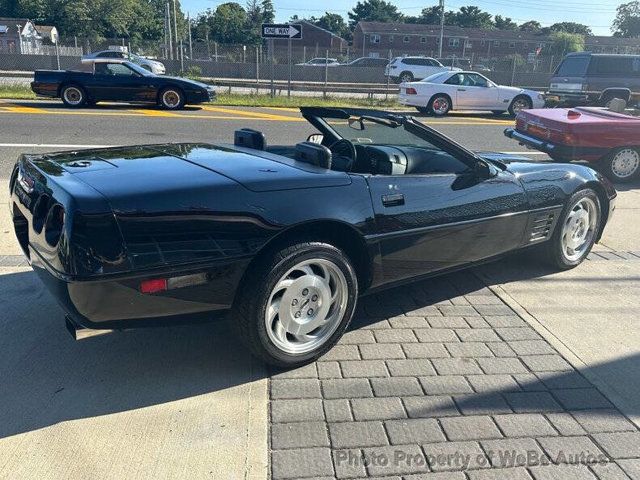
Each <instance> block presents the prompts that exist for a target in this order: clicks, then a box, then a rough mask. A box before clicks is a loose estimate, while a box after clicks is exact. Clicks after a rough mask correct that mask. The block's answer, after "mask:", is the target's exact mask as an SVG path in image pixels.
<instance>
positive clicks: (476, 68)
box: [473, 63, 492, 72]
mask: <svg viewBox="0 0 640 480" xmlns="http://www.w3.org/2000/svg"><path fill="white" fill-rule="evenodd" d="M473 71H475V72H491V71H492V70H491V68H490V67H487V66H486V65H482V64H481V63H480V64H477V65H474V66H473Z"/></svg>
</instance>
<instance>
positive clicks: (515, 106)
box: [509, 95, 533, 117]
mask: <svg viewBox="0 0 640 480" xmlns="http://www.w3.org/2000/svg"><path fill="white" fill-rule="evenodd" d="M531 108H533V102H532V101H531V99H530V98H529V97H528V96H526V95H518V96H517V97H516V98H514V99H513V100H512V101H511V105H509V114H510V115H512V116H514V117H515V116H516V115H518V113H520V112H521V111H522V110H529V109H531Z"/></svg>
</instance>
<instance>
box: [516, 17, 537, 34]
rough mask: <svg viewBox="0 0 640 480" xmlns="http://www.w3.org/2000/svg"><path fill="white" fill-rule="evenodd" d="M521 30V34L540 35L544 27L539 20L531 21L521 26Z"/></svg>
mask: <svg viewBox="0 0 640 480" xmlns="http://www.w3.org/2000/svg"><path fill="white" fill-rule="evenodd" d="M519 28H520V31H521V32H529V33H540V30H542V25H541V24H540V22H538V21H537V20H529V21H528V22H524V23H522V24H520V27H519Z"/></svg>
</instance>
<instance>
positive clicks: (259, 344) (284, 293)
mask: <svg viewBox="0 0 640 480" xmlns="http://www.w3.org/2000/svg"><path fill="white" fill-rule="evenodd" d="M302 114H303V115H304V117H305V118H306V119H307V120H308V121H309V122H310V123H311V124H312V125H313V126H314V127H315V128H317V130H318V131H319V132H320V133H319V134H317V135H314V136H312V137H310V139H309V140H315V141H321V143H313V142H312V141H306V142H304V141H303V142H301V143H298V144H297V145H290V146H269V145H267V142H266V140H265V137H264V135H263V134H262V133H260V132H258V131H255V130H250V129H242V130H238V131H236V132H235V142H234V144H232V145H210V144H166V145H150V146H134V147H120V148H109V149H98V150H87V151H79V152H64V153H58V154H45V155H23V156H21V157H20V158H19V159H18V162H17V165H16V167H15V169H14V172H13V175H12V178H11V183H10V191H11V208H12V212H13V222H14V225H15V232H16V235H17V238H18V240H19V242H20V245H21V246H22V248H23V249H24V252H25V255H27V257H28V258H29V259H30V262H31V264H32V266H33V268H34V270H35V271H36V272H37V273H38V275H39V276H40V277H41V279H42V280H43V281H44V282H45V283H46V285H47V286H48V287H49V289H50V290H51V291H52V292H53V294H54V295H55V297H56V298H57V299H58V300H59V301H60V303H61V304H62V306H63V308H64V310H65V311H66V312H67V314H68V316H67V325H68V327H69V328H70V329H71V331H72V332H73V333H75V334H77V335H80V334H81V333H82V332H86V331H87V330H84V329H83V327H84V328H88V329H113V328H129V327H135V326H142V325H154V324H158V323H165V322H185V321H187V320H193V319H196V318H199V317H201V316H205V317H207V318H209V317H211V316H212V313H215V312H219V313H221V312H226V311H229V310H230V311H231V315H232V323H233V324H234V326H235V327H236V328H237V329H238V331H239V332H240V333H241V335H240V336H241V338H242V339H243V340H244V341H245V342H246V343H247V344H248V345H249V347H250V348H251V349H252V351H253V352H254V353H255V354H257V355H259V356H260V357H262V358H263V359H265V360H266V361H268V362H270V363H273V364H276V365H281V366H291V365H298V364H302V363H304V362H307V361H310V360H312V359H314V358H316V357H318V356H319V355H321V354H323V353H324V352H326V351H327V350H328V349H329V348H331V346H332V345H333V344H335V342H336V341H337V340H338V338H339V337H340V336H341V335H342V333H343V332H344V330H345V328H346V327H347V324H348V323H349V320H350V318H351V316H352V314H353V311H354V308H355V305H356V299H357V297H358V296H359V295H361V294H363V293H367V292H373V291H376V290H378V289H381V288H385V287H388V286H391V285H397V284H399V283H402V282H406V281H409V280H412V279H415V278H416V277H420V276H424V275H432V274H436V273H442V272H448V271H452V270H455V269H460V268H462V267H466V266H469V265H472V264H475V263H478V262H481V261H485V260H487V259H491V258H494V257H496V256H499V255H501V254H504V253H507V252H510V251H513V250H517V249H520V248H523V247H529V246H537V247H536V248H537V249H539V251H540V253H541V254H542V255H544V256H546V258H547V259H548V260H550V261H551V262H552V263H553V264H554V265H555V266H556V267H558V268H560V269H566V268H571V267H574V266H576V265H578V264H579V263H580V262H582V260H583V259H584V258H585V257H586V255H587V254H588V253H589V251H590V249H591V247H592V245H593V244H594V242H596V241H597V240H598V239H599V238H600V236H601V234H602V230H603V228H604V226H605V224H606V222H607V220H608V219H609V217H610V215H611V213H612V212H613V209H614V203H615V197H616V192H615V190H614V189H613V187H612V186H611V184H610V183H609V182H608V181H607V180H606V179H605V178H603V177H602V176H600V175H599V174H598V173H597V172H595V171H594V170H591V169H590V168H588V167H584V166H580V165H571V164H551V163H544V164H536V163H530V162H527V161H525V159H522V158H518V157H509V156H506V155H500V154H489V153H484V154H478V153H473V152H470V151H469V150H467V149H465V148H464V147H462V146H460V145H458V144H457V143H455V142H453V141H451V140H449V139H448V138H446V137H445V136H443V135H441V134H439V133H438V132H436V131H434V130H433V129H431V128H429V127H427V126H425V125H422V124H421V123H419V122H417V121H416V120H414V119H413V118H411V117H407V116H403V115H397V114H391V113H385V112H378V111H371V110H358V109H346V108H345V109H340V108H338V109H324V108H303V109H302Z"/></svg>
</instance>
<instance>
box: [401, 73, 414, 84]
mask: <svg viewBox="0 0 640 480" xmlns="http://www.w3.org/2000/svg"><path fill="white" fill-rule="evenodd" d="M413 80H414V76H413V73H411V72H402V73H401V74H400V76H399V77H398V81H399V82H400V83H406V82H413Z"/></svg>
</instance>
